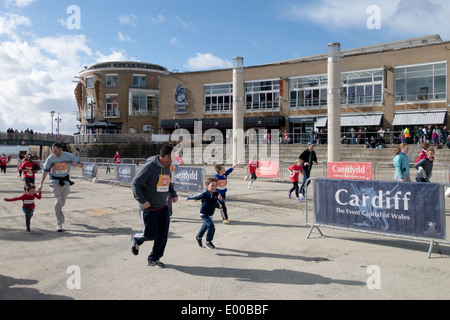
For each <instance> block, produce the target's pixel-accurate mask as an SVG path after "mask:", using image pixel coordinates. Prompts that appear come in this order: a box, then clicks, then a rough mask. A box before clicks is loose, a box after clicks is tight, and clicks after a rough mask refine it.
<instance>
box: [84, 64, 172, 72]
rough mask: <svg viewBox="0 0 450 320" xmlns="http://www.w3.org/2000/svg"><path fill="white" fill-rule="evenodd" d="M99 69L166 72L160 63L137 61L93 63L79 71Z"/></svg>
mask: <svg viewBox="0 0 450 320" xmlns="http://www.w3.org/2000/svg"><path fill="white" fill-rule="evenodd" d="M99 69H146V70H148V71H159V72H161V71H162V72H164V73H168V70H167V69H166V68H165V67H163V66H160V65H157V64H153V63H145V62H137V61H108V62H101V63H97V64H94V65H92V66H90V67H89V68H88V67H85V70H83V71H81V72H80V73H82V72H86V71H94V70H99Z"/></svg>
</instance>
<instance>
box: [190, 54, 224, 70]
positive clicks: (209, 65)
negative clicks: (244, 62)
mask: <svg viewBox="0 0 450 320" xmlns="http://www.w3.org/2000/svg"><path fill="white" fill-rule="evenodd" d="M184 67H185V68H186V69H189V70H205V69H224V68H231V67H233V63H232V62H230V61H228V60H224V59H221V58H218V57H216V56H214V55H213V54H211V53H197V55H196V56H195V57H193V58H189V59H188V62H187V64H186V65H184Z"/></svg>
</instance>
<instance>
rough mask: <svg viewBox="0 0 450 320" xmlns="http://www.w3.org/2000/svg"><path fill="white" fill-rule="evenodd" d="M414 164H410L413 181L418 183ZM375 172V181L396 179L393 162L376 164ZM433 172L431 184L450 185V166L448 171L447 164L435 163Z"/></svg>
mask: <svg viewBox="0 0 450 320" xmlns="http://www.w3.org/2000/svg"><path fill="white" fill-rule="evenodd" d="M414 164H415V163H410V164H409V167H410V177H411V181H416V180H415V176H416V169H414ZM374 170H375V172H374V174H373V176H374V178H375V180H386V181H392V180H393V179H394V174H395V167H394V163H393V162H379V163H377V164H376V166H375V169H374ZM432 172H433V176H432V177H431V179H430V181H431V182H435V183H443V184H449V183H450V180H449V179H450V177H449V175H448V173H449V172H450V166H449V167H448V169H447V168H446V166H445V164H443V163H433V171H432Z"/></svg>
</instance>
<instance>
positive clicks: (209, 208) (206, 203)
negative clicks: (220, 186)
mask: <svg viewBox="0 0 450 320" xmlns="http://www.w3.org/2000/svg"><path fill="white" fill-rule="evenodd" d="M206 188H207V190H205V191H204V192H203V193H201V194H199V195H196V196H188V197H187V198H186V200H202V207H201V208H200V217H201V218H202V220H203V225H202V227H201V228H200V231H199V232H198V234H197V236H196V240H197V243H198V245H199V246H200V247H203V244H202V238H203V235H204V234H205V232H207V233H206V247H207V248H208V249H215V246H214V245H213V243H212V240H213V238H214V233H215V232H216V228H215V226H214V222H213V220H212V219H213V215H214V211H215V209H216V204H217V201H220V202H221V203H223V201H224V199H223V198H222V196H221V195H220V193H219V192H217V191H216V190H217V178H216V177H210V178H208V179H206Z"/></svg>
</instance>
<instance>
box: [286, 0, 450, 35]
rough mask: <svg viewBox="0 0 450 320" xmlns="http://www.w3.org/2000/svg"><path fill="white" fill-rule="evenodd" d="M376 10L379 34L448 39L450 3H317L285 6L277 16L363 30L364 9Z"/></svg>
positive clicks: (442, 0) (333, 28) (340, 0)
mask: <svg viewBox="0 0 450 320" xmlns="http://www.w3.org/2000/svg"><path fill="white" fill-rule="evenodd" d="M372 5H376V6H378V7H379V8H380V14H381V32H386V33H388V34H389V35H396V36H397V35H398V36H403V37H409V36H424V35H429V34H434V33H439V34H441V36H443V37H450V19H448V16H449V15H450V2H449V1H446V0H378V1H373V0H359V1H354V0H326V1H325V0H318V1H314V2H310V3H309V4H301V5H299V4H293V3H292V4H289V5H286V6H284V7H283V8H282V9H281V10H280V11H279V15H280V16H281V17H282V18H284V19H289V20H292V21H297V22H301V23H314V24H317V25H319V26H320V27H322V28H324V29H327V30H329V31H334V32H336V33H339V32H341V31H343V30H355V31H358V30H361V31H364V30H367V20H368V19H369V17H370V16H371V14H370V13H368V12H367V9H368V8H369V7H370V6H372Z"/></svg>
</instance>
